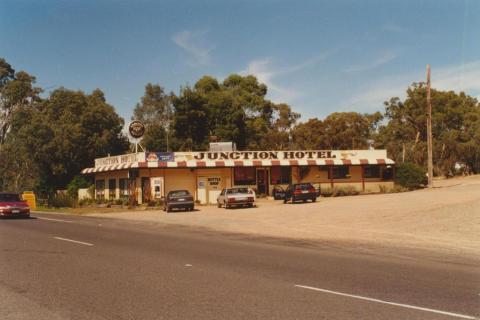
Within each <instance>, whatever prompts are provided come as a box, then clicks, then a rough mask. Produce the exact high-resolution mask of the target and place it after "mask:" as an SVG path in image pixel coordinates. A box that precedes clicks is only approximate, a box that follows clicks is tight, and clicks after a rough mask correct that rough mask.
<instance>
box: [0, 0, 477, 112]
mask: <svg viewBox="0 0 480 320" xmlns="http://www.w3.org/2000/svg"><path fill="white" fill-rule="evenodd" d="M0 57H4V58H5V59H7V61H8V62H9V63H11V64H12V65H13V66H14V67H15V68H16V69H17V70H25V71H27V72H29V73H31V74H33V75H35V76H36V77H37V81H38V84H39V85H40V86H41V87H43V88H45V89H46V91H47V92H48V91H51V90H53V89H54V88H56V87H59V86H64V87H66V88H70V89H81V90H84V91H86V92H90V91H92V90H93V89H95V88H100V89H102V90H103V91H104V92H105V94H106V97H107V100H108V102H109V103H111V104H112V105H114V106H115V107H116V109H117V111H118V112H119V114H120V115H121V116H122V117H124V118H125V119H126V120H129V119H130V117H131V114H132V110H133V108H134V106H135V104H136V103H137V102H138V101H139V99H140V97H141V96H142V94H143V90H144V86H145V84H146V83H147V82H153V83H159V84H160V85H161V86H162V87H164V88H165V89H166V90H167V91H174V92H177V93H178V91H179V88H180V86H182V85H186V84H192V85H193V84H194V83H195V82H196V80H198V79H199V78H200V77H201V76H203V75H212V76H214V77H217V78H219V79H223V78H224V77H226V76H228V75H229V74H231V73H241V74H254V75H256V76H257V77H258V78H259V80H261V81H262V82H264V83H266V84H267V85H268V87H269V93H268V97H269V98H270V99H271V100H273V101H274V102H287V103H289V104H290V105H291V106H292V108H293V109H294V110H295V111H297V112H300V113H301V114H302V120H303V121H305V120H307V119H308V118H311V117H318V118H323V117H325V116H327V115H328V114H329V113H331V112H334V111H358V112H374V111H377V110H380V111H381V110H383V101H385V100H387V99H389V98H390V97H392V96H400V97H403V95H404V92H405V90H406V88H407V86H408V85H410V84H411V83H412V82H414V81H416V82H418V81H423V80H424V78H425V65H426V64H427V63H430V64H431V66H432V85H433V87H435V88H439V89H444V90H445V89H449V90H455V91H460V90H462V91H465V92H467V93H468V94H470V95H473V96H475V97H479V96H480V1H476V0H470V1H468V0H464V1H462V0H436V1H421V0H417V1H407V0H402V1H400V0H399V1H389V0H383V1H380V0H379V1H368V0H364V1H353V0H352V1H320V0H319V1H274V0H264V1H227V0H223V1H120V0H119V1H107V0H103V1H102V0H97V1H89V0H83V1H76V0H71V1H33V0H30V1H26V0H15V1H13V0H12V1H9V0H0Z"/></svg>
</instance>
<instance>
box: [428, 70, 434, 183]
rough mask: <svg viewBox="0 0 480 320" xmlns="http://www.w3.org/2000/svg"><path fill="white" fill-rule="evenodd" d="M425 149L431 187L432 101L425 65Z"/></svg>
mask: <svg viewBox="0 0 480 320" xmlns="http://www.w3.org/2000/svg"><path fill="white" fill-rule="evenodd" d="M427 148H428V187H429V188H432V187H433V151H432V149H433V142H432V101H431V97H430V65H429V64H427Z"/></svg>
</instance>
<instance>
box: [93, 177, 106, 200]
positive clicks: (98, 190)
mask: <svg viewBox="0 0 480 320" xmlns="http://www.w3.org/2000/svg"><path fill="white" fill-rule="evenodd" d="M95 199H105V180H97V181H95Z"/></svg>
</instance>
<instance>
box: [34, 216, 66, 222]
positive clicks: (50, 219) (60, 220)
mask: <svg viewBox="0 0 480 320" xmlns="http://www.w3.org/2000/svg"><path fill="white" fill-rule="evenodd" d="M37 219H40V220H49V221H57V222H66V223H70V222H73V221H70V220H62V219H52V218H42V217H37Z"/></svg>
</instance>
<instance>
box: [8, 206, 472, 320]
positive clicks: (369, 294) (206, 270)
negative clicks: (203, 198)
mask: <svg viewBox="0 0 480 320" xmlns="http://www.w3.org/2000/svg"><path fill="white" fill-rule="evenodd" d="M34 216H35V217H36V219H28V220H21V219H18V220H17V219H15V220H0V301H1V302H0V319H8V320H10V319H28V320H30V319H36V320H43V319H49V320H56V319H142V320H144V319H476V318H477V317H480V269H479V267H478V265H475V264H472V263H471V262H467V261H461V260H458V261H456V262H455V263H452V262H451V261H449V262H443V261H438V259H428V256H425V254H424V255H423V256H421V257H418V258H415V257H413V258H409V259H406V258H398V257H393V256H382V255H381V254H358V253H355V252H354V251H352V250H341V249H335V246H328V245H325V246H317V247H305V246H301V245H298V244H288V243H281V242H279V243H275V242H273V243H272V242H271V241H270V242H268V241H263V240H262V239H259V238H252V239H248V238H247V237H232V236H229V235H225V234H219V233H212V232H206V231H201V230H191V229H187V228H176V227H171V226H161V225H155V224H149V223H143V222H142V223H140V222H127V221H117V220H114V219H101V218H91V217H78V216H61V215H47V214H35V215H34Z"/></svg>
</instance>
